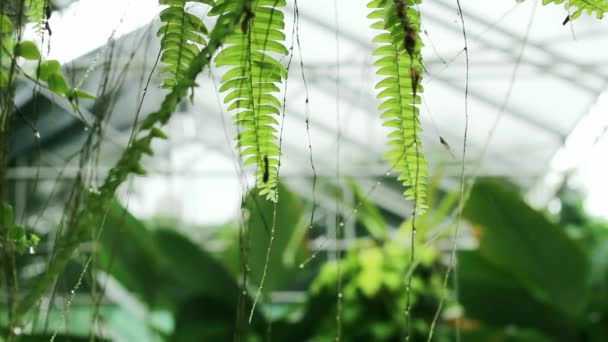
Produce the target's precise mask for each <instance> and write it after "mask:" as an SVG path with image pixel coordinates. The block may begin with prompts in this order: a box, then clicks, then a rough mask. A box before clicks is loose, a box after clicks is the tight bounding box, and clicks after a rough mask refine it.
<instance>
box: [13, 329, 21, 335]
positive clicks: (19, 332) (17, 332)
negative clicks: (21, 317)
mask: <svg viewBox="0 0 608 342" xmlns="http://www.w3.org/2000/svg"><path fill="white" fill-rule="evenodd" d="M22 332H23V329H21V327H14V328H13V334H15V335H17V336H18V335H21V333H22Z"/></svg>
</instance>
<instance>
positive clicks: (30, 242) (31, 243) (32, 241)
mask: <svg viewBox="0 0 608 342" xmlns="http://www.w3.org/2000/svg"><path fill="white" fill-rule="evenodd" d="M39 242H40V238H39V237H38V235H36V234H34V233H30V238H29V239H27V241H26V242H25V244H26V245H27V247H36V246H37V245H38V243H39Z"/></svg>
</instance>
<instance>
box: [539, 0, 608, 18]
mask: <svg viewBox="0 0 608 342" xmlns="http://www.w3.org/2000/svg"><path fill="white" fill-rule="evenodd" d="M548 3H554V4H557V5H559V4H562V3H563V4H564V7H565V8H566V10H567V11H568V13H570V15H569V16H568V18H567V20H574V19H576V18H578V17H580V16H581V14H583V13H587V14H588V15H592V14H593V13H595V16H596V17H597V18H598V19H602V18H603V17H604V13H606V12H608V0H543V5H546V4H548ZM571 10H574V12H571ZM564 23H566V21H564Z"/></svg>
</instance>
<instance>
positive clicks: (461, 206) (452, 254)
mask: <svg viewBox="0 0 608 342" xmlns="http://www.w3.org/2000/svg"><path fill="white" fill-rule="evenodd" d="M456 5H457V6H458V16H459V17H460V26H461V28H462V36H463V40H464V54H465V63H466V64H465V81H464V82H465V83H464V84H465V85H464V132H463V142H462V159H461V164H460V189H459V193H460V195H459V201H458V211H457V214H456V224H455V228H454V236H453V238H452V243H451V248H450V259H449V261H448V267H447V270H446V272H445V276H444V278H443V288H442V292H441V298H440V299H439V305H438V306H437V311H435V315H434V317H433V321H432V322H431V327H430V329H429V336H428V339H427V341H428V342H431V341H432V339H433V332H434V330H435V326H436V324H437V320H438V319H439V315H440V314H441V311H442V309H443V305H444V303H445V299H446V296H447V284H448V279H449V276H450V272H451V271H452V268H454V266H455V263H456V241H457V240H458V232H459V229H460V223H461V220H462V211H463V209H464V202H465V185H466V184H465V165H466V164H465V163H466V155H467V139H468V133H469V68H470V65H469V64H470V60H469V43H468V40H467V31H466V27H465V21H464V14H463V13H462V6H461V4H460V0H456ZM456 341H457V342H458V341H460V321H457V322H456Z"/></svg>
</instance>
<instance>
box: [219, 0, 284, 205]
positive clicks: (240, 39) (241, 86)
mask: <svg viewBox="0 0 608 342" xmlns="http://www.w3.org/2000/svg"><path fill="white" fill-rule="evenodd" d="M283 6H285V0H258V1H250V2H248V7H247V8H248V10H247V14H246V16H245V19H244V20H243V22H242V23H241V27H240V28H239V29H237V30H236V31H235V32H233V33H232V34H231V35H230V36H228V38H227V39H226V44H227V45H229V46H227V47H225V48H224V49H223V50H222V51H221V52H220V53H219V54H218V55H217V57H216V58H215V63H216V66H218V67H221V66H227V67H230V69H229V70H228V71H227V72H226V73H225V74H224V76H223V77H222V86H221V88H220V92H226V93H227V94H226V97H225V98H224V102H225V103H229V107H228V108H229V110H231V111H233V112H236V113H235V114H234V116H233V118H234V120H235V122H236V124H237V125H238V127H239V135H238V137H237V147H238V148H239V149H240V150H241V157H242V158H243V159H244V165H256V167H257V169H256V173H255V175H256V180H257V186H258V188H259V189H260V195H265V196H266V198H267V199H270V200H276V195H277V192H276V189H277V181H278V180H277V178H278V176H277V175H278V169H279V154H280V151H279V147H278V145H277V144H276V140H277V136H276V133H277V131H276V127H277V126H278V121H277V118H278V117H279V115H280V108H281V102H280V101H279V100H278V99H277V98H276V96H275V93H277V92H279V91H280V90H279V87H278V86H277V85H278V84H280V83H281V82H282V81H283V80H284V79H285V78H286V77H287V71H286V70H285V67H284V66H283V65H282V64H281V63H280V62H279V61H278V60H277V59H276V58H275V57H273V56H283V55H287V54H288V51H287V49H286V48H285V46H284V45H283V44H282V43H281V41H283V40H285V35H284V33H283V32H282V30H283V29H284V26H285V24H284V21H283V20H284V14H283V12H282V11H281V10H280V7H283ZM232 7H234V5H233V2H232V1H229V0H223V1H218V2H217V5H216V7H215V8H214V9H213V11H212V13H213V14H220V13H226V12H228V11H231V10H232Z"/></svg>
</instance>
